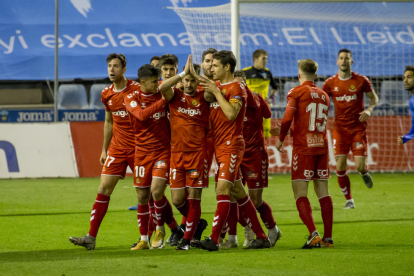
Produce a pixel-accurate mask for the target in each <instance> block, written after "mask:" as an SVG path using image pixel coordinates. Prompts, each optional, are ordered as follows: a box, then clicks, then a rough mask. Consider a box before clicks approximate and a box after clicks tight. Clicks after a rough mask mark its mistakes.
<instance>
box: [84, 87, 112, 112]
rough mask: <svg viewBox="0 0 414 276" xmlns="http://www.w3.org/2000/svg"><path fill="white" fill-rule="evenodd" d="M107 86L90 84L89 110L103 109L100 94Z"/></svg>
mask: <svg viewBox="0 0 414 276" xmlns="http://www.w3.org/2000/svg"><path fill="white" fill-rule="evenodd" d="M107 86H109V85H108V84H103V83H95V84H92V86H91V90H90V91H89V95H90V97H89V109H105V106H104V105H103V103H102V101H101V93H102V90H104V89H105V88H106V87H107Z"/></svg>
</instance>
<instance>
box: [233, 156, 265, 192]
mask: <svg viewBox="0 0 414 276" xmlns="http://www.w3.org/2000/svg"><path fill="white" fill-rule="evenodd" d="M268 167H269V156H268V154H267V151H266V149H263V150H255V151H250V152H245V153H244V156H243V160H242V162H241V165H240V169H241V172H242V175H243V181H244V182H246V183H247V187H248V188H249V190H257V189H263V188H267V184H268V183H267V181H268V174H267V169H268Z"/></svg>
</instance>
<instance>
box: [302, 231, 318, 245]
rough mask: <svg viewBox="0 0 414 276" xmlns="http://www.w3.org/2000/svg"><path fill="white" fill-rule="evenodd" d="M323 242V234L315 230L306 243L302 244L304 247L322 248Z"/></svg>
mask: <svg viewBox="0 0 414 276" xmlns="http://www.w3.org/2000/svg"><path fill="white" fill-rule="evenodd" d="M321 244H322V239H321V236H319V233H318V231H315V232H313V233H312V235H311V236H309V238H308V240H307V241H306V243H305V245H304V246H302V249H312V248H320V247H321Z"/></svg>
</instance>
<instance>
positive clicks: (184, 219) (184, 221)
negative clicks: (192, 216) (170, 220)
mask: <svg viewBox="0 0 414 276" xmlns="http://www.w3.org/2000/svg"><path fill="white" fill-rule="evenodd" d="M186 222H187V218H186V217H185V216H183V218H182V219H181V225H185V223H186Z"/></svg>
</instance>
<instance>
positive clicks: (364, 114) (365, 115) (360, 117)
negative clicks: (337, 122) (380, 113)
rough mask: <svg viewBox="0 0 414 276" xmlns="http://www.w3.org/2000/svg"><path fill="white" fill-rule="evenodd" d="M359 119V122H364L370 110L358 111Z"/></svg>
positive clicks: (369, 115)
mask: <svg viewBox="0 0 414 276" xmlns="http://www.w3.org/2000/svg"><path fill="white" fill-rule="evenodd" d="M359 115H360V116H359V121H360V122H362V123H363V122H366V121H367V120H368V119H369V117H371V110H368V109H365V110H364V111H362V112H360V113H359Z"/></svg>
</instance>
